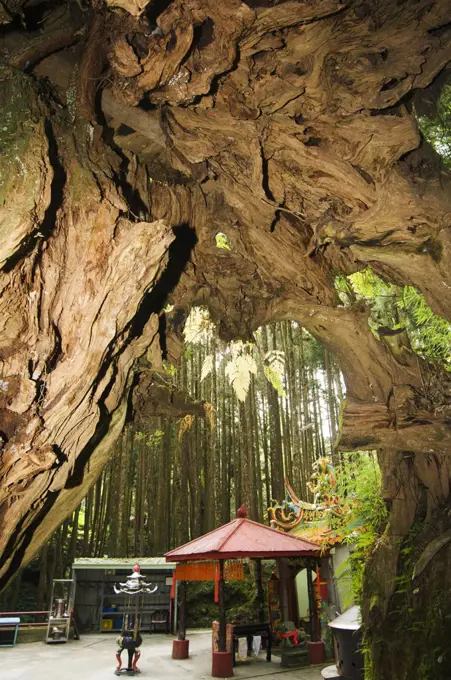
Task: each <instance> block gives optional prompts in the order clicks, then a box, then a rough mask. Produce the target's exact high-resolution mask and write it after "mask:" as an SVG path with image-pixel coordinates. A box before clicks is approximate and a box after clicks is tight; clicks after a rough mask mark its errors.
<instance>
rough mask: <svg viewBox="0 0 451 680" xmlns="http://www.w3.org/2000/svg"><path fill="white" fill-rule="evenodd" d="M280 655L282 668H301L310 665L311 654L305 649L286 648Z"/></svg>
mask: <svg viewBox="0 0 451 680" xmlns="http://www.w3.org/2000/svg"><path fill="white" fill-rule="evenodd" d="M280 653H281V660H280V665H281V667H282V668H301V667H302V666H308V664H309V654H308V650H307V649H306V648H305V647H301V648H298V647H291V648H288V647H286V648H284V649H281V650H280Z"/></svg>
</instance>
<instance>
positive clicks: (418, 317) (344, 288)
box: [335, 267, 451, 370]
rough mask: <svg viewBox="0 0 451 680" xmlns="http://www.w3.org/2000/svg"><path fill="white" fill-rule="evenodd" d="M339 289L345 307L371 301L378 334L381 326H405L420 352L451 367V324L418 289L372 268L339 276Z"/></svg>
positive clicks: (371, 319)
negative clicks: (385, 277) (392, 281)
mask: <svg viewBox="0 0 451 680" xmlns="http://www.w3.org/2000/svg"><path fill="white" fill-rule="evenodd" d="M335 288H336V291H337V294H338V297H339V298H340V300H341V302H343V304H344V305H345V306H349V305H352V304H354V303H356V302H362V301H363V302H365V304H367V306H368V307H369V309H370V311H371V313H370V316H369V319H368V323H369V326H370V328H371V330H372V331H373V333H374V335H375V336H376V337H379V335H378V329H379V328H381V327H386V328H390V329H393V330H396V329H405V330H406V332H407V335H408V337H409V341H410V345H411V347H412V349H413V350H414V351H415V352H416V353H417V354H419V355H420V356H421V357H424V358H425V359H428V360H429V361H432V362H440V363H442V364H443V365H444V366H445V368H446V369H447V370H451V325H450V324H449V323H448V321H446V319H443V318H442V317H440V316H437V314H434V312H433V311H432V309H431V308H430V307H429V306H428V304H427V303H426V301H425V299H424V297H423V296H422V295H421V293H419V292H418V291H417V290H416V289H415V288H413V287H412V286H403V287H399V286H394V285H392V284H390V283H386V282H385V281H383V280H382V279H381V278H380V277H379V276H377V275H376V274H375V273H374V272H373V271H372V270H371V269H370V268H369V267H368V268H366V269H364V270H363V271H361V272H357V273H355V274H351V275H350V276H348V277H345V276H342V275H339V276H337V277H336V278H335Z"/></svg>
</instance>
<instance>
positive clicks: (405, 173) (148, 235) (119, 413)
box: [0, 0, 451, 680]
mask: <svg viewBox="0 0 451 680" xmlns="http://www.w3.org/2000/svg"><path fill="white" fill-rule="evenodd" d="M147 4H148V5H149V8H148V9H149V11H150V9H151V5H150V3H146V2H145V0H143V2H139V0H114V1H113V0H110V1H109V2H107V3H105V5H101V4H98V3H95V4H94V3H93V4H92V6H91V7H90V9H89V11H87V12H82V13H81V14H82V15H83V16H81V17H80V12H77V11H76V12H75V15H74V17H69V23H70V25H71V26H72V27H73V34H72V35H71V32H70V30H69V31H64V35H62V33H61V23H60V22H58V21H56V20H55V22H53V21H51V20H49V21H48V20H47V19H48V17H47V15H46V21H45V26H44V27H43V30H42V35H40V36H38V37H39V40H38V42H35V38H36V35H33V36H31V35H30V34H29V32H28V31H27V28H26V25H27V22H26V21H25V22H24V25H25V28H24V29H22V30H19V31H15V30H9V29H8V30H7V31H5V35H6V38H5V39H6V40H7V49H6V50H4V51H2V54H3V53H4V54H5V58H6V59H7V60H9V65H6V66H5V67H2V69H1V77H0V88H1V92H0V95H1V98H0V101H1V108H2V121H3V123H2V130H1V132H0V146H1V148H2V153H3V158H2V176H1V178H0V180H1V181H0V198H1V201H0V267H1V270H0V319H1V321H0V351H1V355H0V358H1V364H0V370H1V375H0V380H1V382H0V434H1V442H2V444H1V446H2V448H1V453H0V455H1V473H0V474H1V478H0V552H1V562H0V587H2V586H4V585H5V584H6V583H7V582H8V580H9V579H10V578H11V577H12V576H13V575H14V574H15V573H16V572H17V571H18V570H19V569H20V568H21V567H22V566H23V565H24V564H25V563H26V562H27V561H29V560H30V559H31V557H32V556H33V555H34V554H35V553H36V552H37V551H38V550H39V548H40V546H42V544H43V542H44V541H45V540H46V539H47V538H48V536H49V535H50V534H51V533H52V532H53V531H54V530H55V529H56V528H57V526H58V524H59V523H60V522H61V521H62V520H63V519H64V518H65V517H67V516H68V515H69V514H70V513H71V512H72V510H73V509H74V508H75V507H76V506H77V505H78V504H79V503H80V501H81V499H82V498H83V497H84V496H85V495H86V492H87V491H88V489H89V488H90V487H91V486H92V485H93V484H94V483H95V481H96V480H97V478H98V476H99V474H100V472H101V469H102V467H103V466H104V464H105V462H106V461H107V460H108V458H109V456H110V454H111V451H112V449H113V445H114V442H115V440H116V439H117V437H118V436H119V435H120V433H121V431H122V429H123V426H124V422H125V419H126V415H127V408H128V407H129V405H130V401H129V395H130V390H131V388H132V386H134V385H135V383H136V382H138V381H139V372H140V371H139V367H140V364H139V363H137V360H138V359H139V358H140V357H144V356H145V355H146V357H147V358H149V360H151V362H152V367H153V368H154V366H155V365H160V364H162V361H163V360H171V361H175V360H177V358H178V357H179V356H180V352H181V329H182V328H183V323H184V319H185V318H186V313H187V311H188V309H189V308H190V306H191V305H192V304H194V303H201V304H206V305H208V306H209V307H210V309H211V313H212V315H213V317H214V318H215V319H217V320H218V321H220V331H221V335H222V337H223V338H225V339H230V338H232V337H241V338H248V337H250V335H251V333H252V331H253V330H255V329H256V328H257V327H259V326H261V325H262V324H263V323H266V322H268V321H270V320H287V319H288V320H296V321H298V322H299V323H300V324H301V325H303V326H304V327H305V328H306V329H307V330H308V331H309V332H310V333H312V334H313V335H314V336H315V337H316V338H317V339H318V340H320V341H321V342H322V343H323V344H324V345H325V347H326V348H327V350H328V351H331V352H333V353H334V354H335V355H336V357H337V359H338V361H339V364H340V367H341V369H342V371H343V374H344V376H345V381H346V388H347V404H346V407H345V409H344V412H343V433H344V434H343V440H342V444H341V445H342V446H354V447H356V446H359V447H369V446H371V447H377V448H380V450H381V452H382V453H381V454H380V455H381V456H382V457H383V460H384V480H385V484H386V485H387V486H390V480H391V479H392V477H393V476H394V478H395V479H398V477H399V475H404V476H405V477H406V480H408V481H404V478H403V479H402V480H401V481H399V484H398V486H399V489H401V490H402V497H403V498H404V497H405V499H407V500H405V501H403V502H404V505H402V510H400V506H399V503H398V502H397V501H399V498H398V496H397V495H396V494H394V495H393V497H391V496H390V498H391V501H390V502H392V509H391V512H392V517H391V521H390V526H391V527H392V530H391V533H390V532H389V533H388V534H387V538H386V546H385V547H384V546H383V545H381V546H378V548H377V550H376V551H375V554H374V561H372V564H371V569H370V571H371V572H372V573H373V575H374V582H375V583H377V585H378V587H380V589H381V592H382V593H385V594H384V596H383V597H382V605H381V606H380V607H378V614H377V616H376V617H375V618H372V617H371V615H370V608H369V604H371V597H370V599H367V601H366V605H367V606H366V612H365V617H366V620H367V621H368V622H369V624H370V631H373V632H374V636H373V638H372V640H373V648H372V653H373V660H374V664H375V668H376V676H377V677H378V679H380V680H385V679H386V678H392V677H393V674H390V673H391V668H390V664H393V663H394V660H395V659H397V658H398V654H397V651H398V645H399V640H400V636H399V635H398V636H394V635H392V636H391V638H388V637H385V638H384V644H385V645H386V647H385V648H384V646H383V644H382V643H381V642H380V640H381V639H382V638H378V635H377V633H379V632H380V631H382V630H383V628H384V625H385V624H386V622H387V619H388V616H389V611H390V610H389V609H388V603H389V602H391V601H392V600H391V598H392V594H391V593H390V592H389V590H390V588H391V587H392V586H391V585H390V586H388V585H387V583H389V582H390V578H387V576H386V574H384V575H382V574H383V569H381V568H380V567H381V564H385V565H386V567H387V570H388V571H387V573H389V574H391V575H393V576H394V577H395V576H396V574H397V570H398V569H399V570H402V569H403V563H402V560H401V561H400V560H399V559H398V558H399V544H398V543H397V538H396V537H397V536H402V537H404V536H407V535H409V532H411V530H412V527H413V526H414V518H415V516H416V514H417V515H418V513H419V516H420V517H421V520H420V524H421V531H420V534H419V535H421V533H422V531H423V529H424V531H425V532H426V530H427V526H428V522H426V520H425V519H423V515H422V514H421V507H422V506H421V501H420V500H417V501H416V502H415V503H414V502H413V501H411V500H409V498H410V496H409V493H410V491H409V489H411V488H415V489H417V490H418V492H419V494H420V496H421V497H422V496H423V495H424V494H426V497H427V498H429V497H431V498H432V497H433V498H434V499H435V501H436V505H437V508H436V513H437V514H436V515H434V521H435V522H436V523H437V526H438V527H439V529H440V531H441V532H442V533H446V531H447V530H448V528H449V527H448V524H449V519H448V520H447V519H446V518H447V517H448V515H447V507H448V504H449V491H448V483H449V465H448V462H447V458H446V456H447V454H448V450H449V441H448V439H449V422H448V421H449V416H450V404H449V396H448V392H449V390H448V385H447V378H446V376H444V375H443V374H441V372H440V371H433V370H432V369H431V367H429V366H426V365H425V364H422V362H421V361H418V360H417V358H416V357H413V356H411V355H409V354H406V355H405V356H399V355H398V356H393V355H392V354H391V352H390V349H389V347H388V346H387V345H386V344H384V343H383V342H382V341H380V340H378V339H376V338H375V337H374V336H373V335H372V333H371V331H370V330H369V328H368V323H367V313H366V312H364V311H362V310H361V309H359V308H356V309H346V308H343V307H341V306H339V305H338V304H337V299H336V295H335V291H334V287H333V278H334V273H335V272H337V271H339V272H341V273H344V274H348V273H350V272H353V271H356V270H357V269H362V268H364V267H365V266H367V265H368V264H371V266H372V267H373V269H374V270H375V271H376V272H377V273H379V274H380V275H381V276H383V277H385V278H387V279H389V280H391V281H393V282H395V283H399V284H403V283H410V284H413V285H415V286H417V287H418V288H419V289H420V290H421V292H422V293H423V294H424V295H425V297H426V300H427V301H428V303H429V304H430V305H431V306H432V308H433V309H434V311H436V312H437V313H440V314H442V315H443V316H445V317H446V318H448V319H450V318H451V295H450V294H449V291H450V290H451V267H450V266H449V265H450V256H449V253H450V250H451V241H450V239H451V236H450V233H449V229H448V226H449V214H450V212H451V192H450V190H449V187H450V183H449V176H448V174H447V173H446V172H442V173H440V172H439V171H438V170H437V164H436V159H435V157H434V154H433V153H432V152H431V150H430V149H428V148H427V146H426V145H425V144H424V143H422V140H421V136H420V135H419V131H418V126H417V123H416V120H415V117H414V112H413V110H412V107H411V97H412V96H413V94H414V93H415V91H417V92H418V91H419V90H421V89H426V88H428V87H429V85H430V84H431V83H432V81H433V80H434V79H435V78H436V76H437V75H438V74H439V73H440V71H441V70H442V69H443V68H444V67H445V65H446V64H447V63H448V62H449V61H450V59H451V32H450V27H449V6H448V3H447V2H445V1H443V0H442V1H438V0H437V1H430V0H419V1H418V0H415V1H414V0H407V2H403V3H394V2H392V1H391V0H381V1H380V2H378V3H362V2H351V3H348V4H341V3H337V2H335V0H321V2H319V1H316V0H312V2H308V3H307V2H306V3H303V2H295V1H287V2H278V3H272V2H269V1H268V2H264V3H263V2H262V3H260V4H259V3H256V2H251V1H250V0H248V1H247V2H240V1H239V0H226V1H225V2H222V3H217V2H213V1H212V0H202V2H198V0H174V1H173V2H171V3H169V4H168V5H167V6H160V5H159V4H158V3H157V5H158V7H156V8H155V7H154V8H153V9H152V11H154V13H155V14H154V16H153V18H152V21H156V23H157V28H158V31H157V32H156V33H155V31H154V30H153V27H152V26H151V25H150V23H151V20H150V19H149V16H148V14H146V13H145V12H144V9H145V8H146V5H147ZM117 6H119V7H120V9H115V8H117ZM45 9H46V11H47V9H49V8H48V7H47V5H46V6H45ZM57 9H58V11H59V9H60V8H57ZM26 11H27V7H26V3H25V2H22V1H21V0H4V2H3V3H2V5H1V7H0V21H1V22H2V23H5V24H8V23H11V22H12V21H14V20H15V19H16V23H15V24H13V25H17V26H18V25H20V21H19V17H20V16H21V13H23V12H26ZM53 16H54V15H53V14H52V13H51V18H52V17H53ZM80 23H81V25H82V28H81V29H80ZM52 26H53V29H54V31H55V33H54V35H52ZM17 34H19V37H20V40H17V37H18V36H17ZM72 40H75V41H79V42H80V46H81V51H80V52H81V56H80V57H79V58H78V62H77V56H76V55H77V54H78V51H77V50H75V51H73V50H71V49H65V48H64V45H66V44H67V45H69V44H72ZM31 41H33V44H32V45H31V44H30V46H28V45H27V43H28V42H30V43H31ZM24 45H25V51H24ZM16 47H17V49H16ZM28 47H30V49H28ZM53 50H59V53H58V55H57V56H54V55H51V56H50V57H47V55H48V54H49V51H53ZM23 54H27V55H28V57H27V62H26V63H25V64H24V62H23V59H22V58H21V55H22V56H23ZM47 59H53V62H52V63H53V64H55V61H54V60H55V59H59V63H60V64H61V65H62V64H65V65H66V67H67V65H69V68H66V71H68V72H69V73H71V74H72V75H71V76H70V82H69V83H67V82H66V84H64V83H62V82H61V80H60V79H59V77H58V76H59V75H60V74H61V72H62V70H63V68H53V69H49V70H48V71H47V73H48V74H49V77H50V80H52V77H53V80H54V83H53V84H54V85H55V87H56V88H58V97H57V98H55V96H54V93H52V92H50V90H49V87H48V85H47V84H46V83H45V82H44V81H42V80H41V81H40V80H39V69H41V68H44V66H45V62H46V61H47ZM75 62H77V63H75ZM38 63H39V69H38V68H37V69H36V80H35V79H34V77H31V76H29V75H24V74H22V73H19V72H18V71H17V70H15V68H17V67H21V66H22V65H23V66H24V68H25V70H27V69H28V70H30V69H33V68H34V65H35V64H38ZM47 65H48V63H47ZM75 67H76V68H75ZM41 72H42V73H43V71H41ZM57 80H59V82H57ZM106 84H108V89H106ZM428 94H429V93H428V92H426V93H425V95H426V96H428ZM108 102H109V104H108ZM115 105H116V106H115ZM109 107H110V108H109ZM123 107H125V110H124V108H123ZM130 109H132V110H133V112H134V114H135V115H134V116H130V117H129V118H128V119H126V120H121V118H124V117H125V116H124V113H125V111H126V110H128V111H129V110H130ZM146 109H150V110H149V111H147V110H146ZM108 111H110V113H108ZM82 116H87V117H88V118H87V119H83V118H82ZM124 123H125V125H130V126H135V127H134V128H133V129H134V131H135V132H134V133H133V134H127V131H129V130H130V128H128V130H127V129H125V131H124V128H123V125H124ZM121 126H122V127H121ZM127 138H128V139H127ZM218 232H221V233H224V234H225V235H226V237H227V239H228V242H229V243H230V250H226V249H221V248H217V247H216V240H215V236H216V234H217V233H218ZM171 244H172V245H171ZM168 260H169V267H168V268H166V269H165V270H164V267H165V265H166V263H167V262H168ZM163 270H164V271H163ZM168 302H170V303H171V305H172V309H171V311H169V310H168V308H167V307H166V305H167V304H168ZM165 308H166V309H165ZM143 361H145V359H143ZM135 369H137V372H136V373H135ZM272 397H274V395H272V396H271V394H268V398H269V399H271V400H272V402H273V403H272V407H273V412H274V413H273V417H274V420H273V423H272V425H273V426H275V427H277V428H278V431H277V433H276V434H277V439H278V440H280V439H281V437H280V415H279V413H278V403H277V395H276V397H275V399H273V398H272ZM166 400H168V396H167V392H166ZM157 401H158V399H157ZM169 401H170V399H169ZM306 406H308V405H307V404H305V403H304V404H303V408H304V414H303V419H304V425H305V418H306V417H307V416H308V417H310V416H309V415H308V408H306ZM276 412H277V413H276ZM366 420H368V424H367V425H366ZM307 424H308V423H307ZM198 430H199V428H196V430H195V432H196V433H197V432H198ZM307 432H308V431H307ZM308 437H309V438H310V434H308ZM304 443H306V442H304ZM196 444H200V437H197V439H196ZM276 444H277V445H276ZM271 449H272V451H271V452H272V454H273V460H272V463H273V469H272V471H271V476H272V479H273V482H274V484H273V486H274V488H273V492H272V493H273V495H276V496H278V497H280V496H281V494H282V493H283V473H282V466H283V461H282V451H281V441H277V443H276V442H275V441H273V442H272V447H271ZM305 450H306V447H305ZM406 452H407V455H406ZM190 455H191V461H190V462H191V463H194V462H195V464H193V467H192V474H196V475H198V476H199V473H200V467H201V466H200V460H199V458H198V456H199V453H198V449H196V450H193V448H191V451H190ZM399 456H401V459H399ZM427 457H429V458H430V459H431V461H432V463H429V462H428V458H427ZM409 461H410V462H409ZM412 461H413V463H412ZM425 461H426V462H425ZM430 466H432V467H430ZM239 472H240V461H239V458H238V454H237V450H236V449H235V453H234V475H235V501H236V502H238V501H239V500H240V494H241V483H240V480H239V477H238V475H239ZM197 479H198V477H197ZM197 479H196V482H194V479H190V488H191V489H194V484H195V483H197ZM418 480H419V481H418ZM424 486H425V487H426V489H427V493H426V492H424V490H423V487H424ZM193 498H194V496H193ZM431 512H432V511H431ZM201 513H202V508H201V507H194V508H192V521H191V524H192V531H193V532H196V531H197V530H198V529H199V528H200V522H199V520H200V517H201ZM426 515H427V510H426ZM430 516H431V517H432V515H430ZM405 532H407V533H405ZM411 538H412V537H411ZM403 540H404V538H403ZM406 540H407V539H406ZM412 540H413V539H412ZM418 540H419V539H418V538H417V539H415V540H414V543H415V547H416V548H418V550H419V549H420V544H419V543H418ZM447 550H448V548H447V547H446V545H445V546H444V547H443V549H442V550H441V552H440V551H438V553H436V555H435V556H433V557H432V558H431V560H430V563H429V566H428V567H427V568H426V571H425V572H424V573H426V572H427V573H430V575H431V578H441V574H442V572H441V567H442V565H443V559H444V558H443V555H444V554H445V553H446V552H447ZM378 560H379V562H378ZM428 570H429V571H428ZM369 573H370V572H369ZM419 578H421V577H419ZM392 581H393V579H392ZM444 582H446V577H445V580H444ZM368 588H369V587H368ZM386 589H388V590H386ZM367 592H368V593H370V592H371V588H369V589H368V590H367ZM412 592H413V591H412ZM444 592H446V593H447V592H449V589H448V590H447V591H446V590H445V591H444ZM368 597H369V596H368ZM419 602H420V603H421V598H420V599H419ZM442 604H443V608H444V609H445V610H449V609H450V605H451V602H449V597H448V595H446V596H445V597H444V600H443V603H442ZM415 606H416V605H415ZM415 606H414V609H415ZM418 611H421V607H419V609H418ZM389 629H390V627H389V626H387V630H389ZM410 634H411V631H410V633H409V635H410ZM412 635H413V634H412ZM426 638H427V636H424V640H420V641H419V642H418V644H417V641H415V645H416V646H415V649H416V652H415V654H412V655H411V661H408V660H407V658H406V660H405V664H404V666H403V671H402V672H403V673H404V675H403V676H402V677H401V676H400V675H399V674H398V676H397V677H399V678H400V680H404V678H407V677H409V676H410V677H412V676H414V675H415V673H416V671H417V668H418V667H419V664H418V660H419V659H420V658H423V657H421V655H422V654H423V656H424V655H425V654H427V650H426V646H427V645H428V644H429V642H425V640H426ZM411 639H413V637H412V638H411ZM445 640H447V630H446V624H444V625H443V626H442V627H441V629H440V630H439V631H437V632H436V634H434V641H435V643H436V645H435V647H434V649H435V648H440V646H441V645H442V646H443V647H444V648H446V642H445ZM408 648H409V645H406V646H405V649H408ZM439 656H440V654H439ZM424 658H426V657H424ZM437 658H438V657H437ZM435 666H436V667H437V668H435ZM435 666H433V667H432V668H433V670H434V673H435V677H439V673H442V675H443V672H444V671H443V668H444V665H443V664H442V665H441V666H440V664H439V663H438V662H437V663H435Z"/></svg>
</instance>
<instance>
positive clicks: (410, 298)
mask: <svg viewBox="0 0 451 680" xmlns="http://www.w3.org/2000/svg"><path fill="white" fill-rule="evenodd" d="M397 306H398V309H400V310H402V312H403V317H404V320H405V324H406V329H407V332H408V334H409V338H410V341H411V343H412V347H413V348H414V349H415V351H416V352H418V354H420V355H421V356H423V357H426V358H428V359H430V360H431V361H437V360H439V361H442V362H443V363H445V364H446V365H447V366H448V367H449V368H450V369H451V325H450V324H449V323H448V321H446V319H443V318H442V317H440V316H437V315H436V314H434V312H433V311H432V309H431V308H430V307H429V306H428V305H427V303H426V301H425V299H424V297H423V296H422V295H420V293H418V291H417V290H415V288H413V287H412V286H404V288H403V289H402V293H401V297H400V298H399V299H398V300H397Z"/></svg>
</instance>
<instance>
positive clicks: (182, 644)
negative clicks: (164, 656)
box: [172, 640, 189, 659]
mask: <svg viewBox="0 0 451 680" xmlns="http://www.w3.org/2000/svg"><path fill="white" fill-rule="evenodd" d="M188 657H189V640H173V642H172V658H173V659H188Z"/></svg>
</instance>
